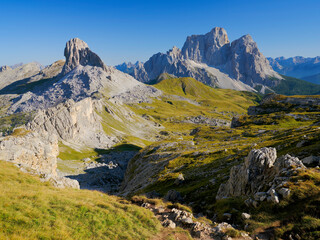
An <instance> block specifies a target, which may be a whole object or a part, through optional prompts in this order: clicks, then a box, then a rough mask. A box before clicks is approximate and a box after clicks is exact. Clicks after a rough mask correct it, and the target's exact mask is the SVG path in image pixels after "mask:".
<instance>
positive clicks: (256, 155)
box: [216, 148, 305, 203]
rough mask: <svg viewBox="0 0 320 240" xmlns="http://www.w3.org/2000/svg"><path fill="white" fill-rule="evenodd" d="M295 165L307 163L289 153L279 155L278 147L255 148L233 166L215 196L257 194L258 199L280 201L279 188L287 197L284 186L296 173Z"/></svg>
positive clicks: (301, 167)
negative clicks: (239, 163) (278, 156)
mask: <svg viewBox="0 0 320 240" xmlns="http://www.w3.org/2000/svg"><path fill="white" fill-rule="evenodd" d="M293 168H295V169H299V168H300V169H303V168H305V166H304V165H303V163H302V162H301V161H300V160H299V159H298V158H295V157H291V156H290V155H285V156H283V157H280V158H277V152H276V149H275V148H261V149H254V150H252V151H251V152H250V153H249V155H248V157H246V158H245V161H244V163H243V164H241V165H238V166H234V167H232V168H231V170H230V177H229V180H228V181H227V183H225V184H221V186H220V188H219V190H218V193H217V196H216V198H217V199H221V198H226V197H237V196H253V195H254V196H255V198H256V199H257V200H259V201H264V200H268V199H270V201H273V202H275V203H277V202H279V197H278V194H277V191H278V192H282V195H286V196H287V191H286V189H282V188H283V185H284V184H285V183H286V182H287V181H288V180H289V179H290V177H291V176H292V175H293V174H294V170H293ZM267 189H268V191H266V190H267ZM280 189H282V190H280Z"/></svg>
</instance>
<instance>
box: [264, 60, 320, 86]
mask: <svg viewBox="0 0 320 240" xmlns="http://www.w3.org/2000/svg"><path fill="white" fill-rule="evenodd" d="M268 60H269V62H270V65H271V66H272V68H273V70H275V71H276V72H278V73H280V74H282V75H286V76H290V77H295V78H299V79H303V80H306V81H308V82H312V83H316V84H320V57H319V56H318V57H314V58H304V57H301V56H297V57H291V58H285V57H278V58H268Z"/></svg>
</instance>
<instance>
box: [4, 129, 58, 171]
mask: <svg viewBox="0 0 320 240" xmlns="http://www.w3.org/2000/svg"><path fill="white" fill-rule="evenodd" d="M58 154H59V148H58V139H57V138H56V137H55V135H47V136H41V135H40V134H38V133H36V132H31V131H28V130H26V129H24V128H20V129H18V130H15V132H14V135H13V136H7V137H2V138H1V139H0V160H5V161H10V162H13V163H16V164H18V165H21V166H22V167H26V168H31V169H32V170H33V171H35V172H36V173H38V174H46V175H49V176H56V175H57V173H56V168H57V160H56V157H57V156H58Z"/></svg>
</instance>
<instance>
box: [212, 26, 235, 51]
mask: <svg viewBox="0 0 320 240" xmlns="http://www.w3.org/2000/svg"><path fill="white" fill-rule="evenodd" d="M206 36H207V38H208V39H212V41H213V42H214V43H215V44H216V45H217V46H220V47H222V46H223V45H225V44H228V43H229V42H230V41H229V39H228V34H227V31H226V30H225V29H224V28H221V27H215V28H213V29H212V30H211V31H210V32H209V33H207V34H206Z"/></svg>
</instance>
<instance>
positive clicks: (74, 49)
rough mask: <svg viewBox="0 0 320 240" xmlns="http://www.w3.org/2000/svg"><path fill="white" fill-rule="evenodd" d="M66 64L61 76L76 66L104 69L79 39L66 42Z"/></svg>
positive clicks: (100, 61) (98, 59)
mask: <svg viewBox="0 0 320 240" xmlns="http://www.w3.org/2000/svg"><path fill="white" fill-rule="evenodd" d="M64 56H65V57H66V63H65V65H64V67H63V69H62V72H61V73H62V75H65V74H67V73H68V72H70V71H72V70H73V69H74V68H76V67H77V66H78V65H82V66H86V65H89V66H96V67H101V68H103V69H105V65H104V63H103V62H102V60H101V59H100V57H99V56H98V55H97V54H95V53H94V52H92V51H91V50H90V49H89V47H88V45H87V44H86V43H85V42H84V41H82V40H80V39H79V38H73V39H71V40H70V41H68V42H67V44H66V47H65V49H64Z"/></svg>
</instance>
